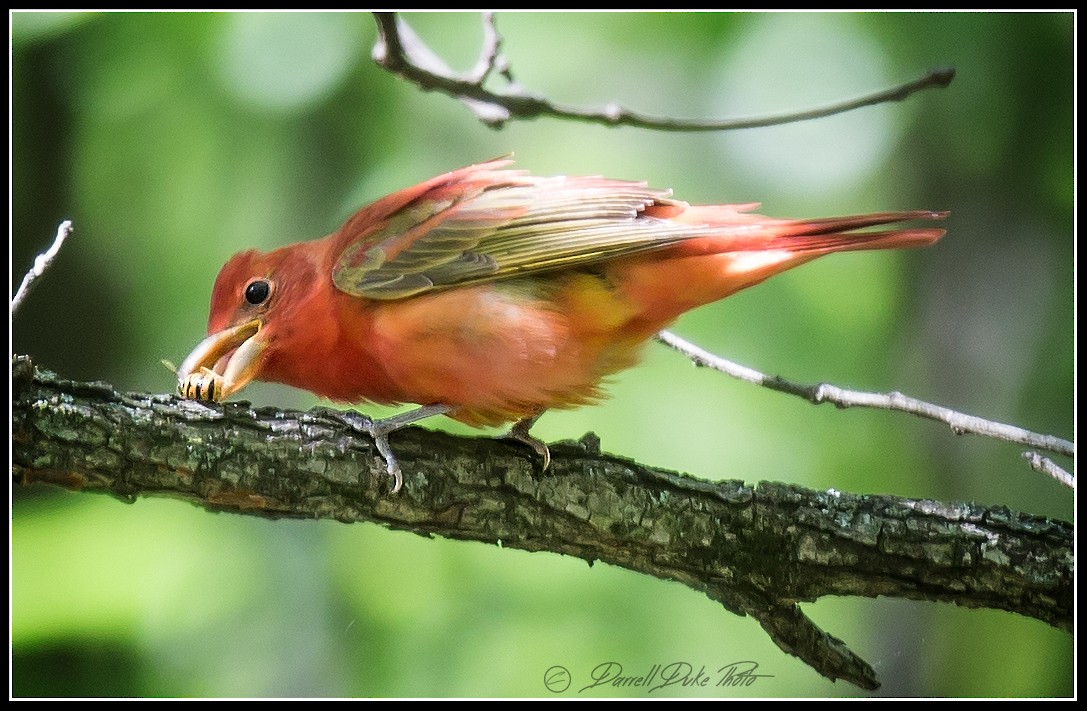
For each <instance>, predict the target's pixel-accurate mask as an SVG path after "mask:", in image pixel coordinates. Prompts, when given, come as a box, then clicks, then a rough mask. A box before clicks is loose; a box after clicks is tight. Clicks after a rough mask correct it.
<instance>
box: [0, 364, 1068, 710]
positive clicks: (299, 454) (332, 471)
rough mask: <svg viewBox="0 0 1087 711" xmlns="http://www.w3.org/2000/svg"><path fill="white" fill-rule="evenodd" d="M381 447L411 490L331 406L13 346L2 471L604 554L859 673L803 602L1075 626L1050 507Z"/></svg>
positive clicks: (406, 443)
mask: <svg viewBox="0 0 1087 711" xmlns="http://www.w3.org/2000/svg"><path fill="white" fill-rule="evenodd" d="M393 448H394V449H395V450H396V456H397V458H398V459H399V461H400V464H401V466H402V468H403V471H404V488H403V489H402V490H401V492H400V493H399V494H397V495H395V496H390V495H388V488H389V486H390V481H389V477H388V476H387V474H386V472H385V463H384V460H383V459H382V457H381V456H380V455H379V454H378V452H377V450H376V448H375V446H374V444H373V441H372V440H371V439H369V438H368V437H365V436H361V435H359V433H358V430H357V429H356V428H355V427H354V426H352V424H351V423H350V418H345V417H344V416H343V415H342V414H341V413H338V412H336V411H333V410H325V409H320V408H318V409H314V410H311V411H309V412H289V411H279V410H272V409H262V410H254V409H252V408H250V407H249V406H248V403H231V404H227V405H226V406H222V407H220V406H205V405H201V404H199V403H196V402H193V401H188V400H179V399H177V398H175V397H173V396H171V395H145V394H137V393H120V392H117V391H115V390H114V389H113V388H112V387H110V386H109V385H107V384H105V383H77V382H70V381H65V380H61V379H59V378H57V377H56V376H55V375H52V374H50V373H46V372H43V371H37V372H36V371H35V369H34V368H33V366H32V365H31V364H30V362H29V361H28V360H27V359H26V358H21V357H20V358H16V359H15V360H14V361H13V363H12V475H13V483H17V482H21V483H24V484H25V483H30V482H46V483H50V484H54V485H57V486H63V487H65V488H69V489H75V490H85V491H101V492H108V493H112V494H114V495H116V496H119V497H123V498H125V499H126V500H132V499H133V498H134V497H137V496H170V497H176V498H183V499H187V500H189V501H192V502H193V503H195V504H197V505H199V506H203V507H205V508H208V509H212V510H217V511H224V510H226V511H233V512H235V513H238V514H245V515H252V516H263V517H272V518H276V517H284V516H288V517H298V518H309V519H313V518H328V519H335V520H338V521H343V522H353V521H372V522H376V523H379V524H381V525H383V526H387V527H390V528H396V529H402V530H408V531H413V532H415V533H418V534H420V535H424V536H430V535H435V534H436V535H441V536H445V537H448V538H455V539H459V540H474V541H480V542H485V543H491V544H493V543H495V542H496V541H499V542H501V545H502V546H503V547H504V548H518V549H522V550H527V551H552V552H557V553H563V554H566V555H571V556H577V557H579V558H582V559H584V560H587V561H590V562H592V561H596V560H600V561H603V562H606V563H610V564H612V565H618V566H622V567H624V568H628V569H630V570H634V571H638V572H641V573H645V574H647V575H651V576H654V577H658V578H661V579H663V580H670V581H678V582H681V583H683V584H684V585H687V586H688V587H690V588H692V589H694V590H697V591H700V592H702V593H704V594H706V595H707V596H709V597H710V598H712V599H714V600H717V601H719V602H720V603H721V604H722V605H724V607H725V608H726V609H728V610H730V611H732V612H735V613H737V614H741V615H745V614H746V615H751V616H752V617H754V618H755V619H756V620H758V621H759V623H760V624H761V625H762V627H763V629H764V630H765V631H766V632H767V633H768V634H769V635H770V636H771V638H772V639H773V640H774V641H775V642H776V643H777V644H778V646H780V647H781V648H782V649H783V650H785V651H787V652H789V653H790V654H794V655H796V656H798V657H800V658H801V659H803V660H804V661H805V662H806V663H808V664H809V665H811V666H812V667H813V668H814V669H816V670H817V671H818V672H819V673H821V674H823V675H824V676H827V677H828V678H831V679H846V680H848V681H850V682H852V683H854V684H857V685H859V686H862V687H864V688H869V689H870V688H875V687H876V686H877V685H878V681H877V679H876V676H875V673H874V672H873V670H872V668H871V667H870V666H869V665H868V664H867V663H865V662H864V660H862V659H861V658H860V657H858V656H857V655H855V654H854V653H853V652H851V651H850V650H849V649H848V647H847V646H846V645H845V643H843V642H842V641H841V640H838V639H836V638H835V637H834V636H832V635H830V634H828V633H827V632H824V631H823V630H821V629H819V628H818V627H817V626H816V625H815V624H814V623H813V622H812V621H811V620H810V619H808V618H807V617H806V616H805V615H804V613H803V612H802V611H801V609H800V607H799V605H798V603H800V602H804V601H810V600H816V599H818V598H820V597H823V596H825V595H836V596H842V595H857V596H865V597H875V596H893V597H904V598H909V599H918V600H933V601H946V602H954V603H956V604H958V605H964V606H967V607H979V608H995V609H1002V610H1008V611H1012V612H1016V613H1018V614H1022V615H1027V616H1030V617H1034V618H1036V619H1039V620H1043V621H1045V622H1047V623H1049V624H1051V625H1053V626H1055V627H1057V628H1059V629H1063V630H1070V629H1071V628H1072V609H1073V601H1074V595H1073V577H1074V576H1073V566H1074V554H1073V547H1072V544H1073V538H1074V536H1073V528H1072V526H1071V525H1070V524H1067V523H1063V522H1060V521H1052V520H1048V519H1043V518H1037V517H1033V516H1029V515H1026V514H1019V513H1014V512H1011V511H1008V510H1007V509H1006V508H1004V507H1000V506H998V507H991V508H985V507H981V506H978V505H974V504H951V503H941V502H937V501H925V500H913V499H904V498H899V497H892V496H861V495H856V494H846V493H841V492H837V491H833V490H831V491H825V492H818V491H811V490H808V489H804V488H801V487H797V486H791V485H786V484H777V483H771V482H763V483H760V484H758V485H757V486H754V487H752V486H748V485H746V484H744V482H742V481H719V482H711V481H704V480H700V479H695V478H693V477H690V476H685V475H682V474H676V473H673V472H669V471H665V470H661V469H655V468H652V467H647V466H643V465H641V464H638V463H636V462H631V461H628V460H623V459H619V458H616V457H612V456H607V455H603V454H600V452H599V450H598V441H596V440H595V438H592V437H589V436H586V437H585V438H583V440H582V442H581V443H577V444H561V443H560V444H556V445H553V446H552V455H553V458H552V463H551V467H550V470H549V471H548V473H546V474H543V473H541V472H540V470H539V466H538V464H537V462H536V460H535V457H534V456H532V455H531V453H530V452H529V451H528V450H527V449H526V448H525V447H523V446H520V445H518V444H511V443H509V442H507V441H505V440H497V439H487V438H479V439H474V438H467V437H453V436H450V435H446V434H443V433H440V432H427V431H425V430H421V429H418V428H414V427H412V428H407V429H405V430H401V431H399V432H397V433H396V435H395V436H394V437H393ZM722 473H723V474H724V475H726V476H727V475H730V474H733V473H732V472H722Z"/></svg>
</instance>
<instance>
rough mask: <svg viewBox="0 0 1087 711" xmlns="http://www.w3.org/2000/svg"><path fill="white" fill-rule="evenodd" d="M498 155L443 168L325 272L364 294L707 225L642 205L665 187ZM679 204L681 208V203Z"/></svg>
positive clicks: (432, 285)
mask: <svg viewBox="0 0 1087 711" xmlns="http://www.w3.org/2000/svg"><path fill="white" fill-rule="evenodd" d="M502 165H504V164H503V163H494V164H484V165H481V166H474V167H473V168H474V169H464V170H463V171H457V172H456V173H451V174H449V175H450V176H451V179H450V180H448V181H446V182H443V183H440V184H436V185H434V186H433V187H431V188H430V189H428V190H426V191H425V192H423V193H422V194H420V195H418V196H417V197H416V198H415V199H414V200H412V201H411V202H410V203H408V204H406V205H402V206H400V207H398V208H397V209H396V210H395V211H394V212H392V214H391V215H389V216H388V217H386V218H384V219H383V220H381V221H380V224H379V225H378V226H377V228H376V229H367V230H365V232H364V235H365V237H364V238H360V239H357V240H353V241H352V240H348V241H347V242H346V246H345V247H344V248H343V251H342V252H341V254H340V257H339V258H338V259H337V261H336V264H335V267H334V269H333V274H332V278H333V281H334V283H335V284H336V286H337V288H339V289H340V290H341V291H343V292H346V293H348V294H352V295H354V296H359V297H363V298H367V299H378V300H389V299H401V298H406V297H409V296H415V295H418V294H422V293H426V292H429V291H433V290H437V289H445V288H449V287H453V286H458V285H463V284H472V283H476V282H482V281H491V280H496V279H506V278H510V277H515V276H524V275H529V274H535V273H541V272H545V271H549V270H553V269H559V268H567V267H577V266H582V265H587V264H591V263H594V262H599V261H602V260H606V259H610V258H614V257H617V256H621V255H626V254H632V253H635V252H640V251H645V250H649V249H655V248H660V247H663V246H666V245H668V244H672V243H675V242H677V241H681V240H684V239H689V238H691V237H693V236H697V235H699V234H705V227H704V226H698V225H690V224H679V223H675V222H672V221H670V220H666V219H659V218H656V217H651V216H648V215H646V214H645V210H646V208H647V207H648V206H651V205H660V206H664V205H667V204H675V205H676V206H677V207H679V206H680V205H682V203H673V201H671V200H669V199H668V196H669V194H670V193H669V191H664V190H653V189H650V188H647V187H646V186H645V185H644V184H642V183H634V182H624V181H616V180H608V179H604V178H596V177H592V178H566V177H556V178H534V177H531V176H526V175H524V174H523V173H521V172H519V171H513V170H500V169H498V168H500V167H501V166H502ZM680 209H681V208H680Z"/></svg>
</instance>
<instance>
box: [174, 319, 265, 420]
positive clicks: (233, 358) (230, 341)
mask: <svg viewBox="0 0 1087 711" xmlns="http://www.w3.org/2000/svg"><path fill="white" fill-rule="evenodd" d="M263 325H264V324H263V323H262V322H261V320H260V319H253V320H251V321H246V322H245V323H242V324H240V325H237V326H232V327H230V328H225V329H223V330H222V331H218V332H216V333H213V334H211V335H210V336H208V337H207V338H205V339H204V340H202V341H200V343H198V344H197V346H196V348H194V349H193V351H192V353H190V354H189V355H188V357H187V358H185V360H184V362H182V364H181V367H180V368H178V370H177V380H178V383H179V384H181V385H183V384H185V383H186V381H187V380H188V379H189V376H190V375H192V374H194V373H200V372H202V371H204V370H205V369H206V370H207V371H211V372H212V373H215V374H216V375H217V376H220V377H221V379H222V388H221V389H220V391H219V395H218V397H216V398H215V399H216V400H223V399H226V398H227V397H229V396H230V395H232V394H234V393H236V392H237V391H239V390H241V389H242V388H244V387H245V386H246V385H248V384H249V382H250V381H252V380H253V379H254V378H256V377H257V374H258V371H259V370H260V354H261V352H262V351H263V350H264V348H265V346H266V345H267V344H266V343H265V339H263V338H261V337H259V334H260V331H261V328H262V327H263Z"/></svg>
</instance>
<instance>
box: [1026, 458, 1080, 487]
mask: <svg viewBox="0 0 1087 711" xmlns="http://www.w3.org/2000/svg"><path fill="white" fill-rule="evenodd" d="M1023 459H1025V460H1027V462H1028V463H1029V464H1030V468H1031V469H1033V470H1034V471H1036V472H1041V473H1043V474H1048V475H1049V476H1051V477H1053V478H1054V479H1056V480H1057V481H1059V482H1060V483H1062V484H1064V485H1065V486H1067V487H1068V488H1070V489H1075V488H1076V477H1075V476H1074V475H1072V474H1071V473H1070V472H1067V471H1065V470H1064V469H1062V468H1060V467H1059V466H1057V465H1056V464H1055V463H1054V462H1053V460H1052V459H1048V458H1046V457H1043V456H1042V455H1040V454H1038V453H1037V452H1023Z"/></svg>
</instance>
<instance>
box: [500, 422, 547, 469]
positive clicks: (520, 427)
mask: <svg viewBox="0 0 1087 711" xmlns="http://www.w3.org/2000/svg"><path fill="white" fill-rule="evenodd" d="M542 414H543V413H542V412H538V413H536V414H535V415H533V416H532V417H526V418H525V419H523V420H518V421H517V422H516V423H515V424H514V425H513V427H511V428H510V431H509V432H507V433H506V439H512V440H515V441H517V442H520V443H521V444H525V445H528V446H529V447H531V448H532V450H533V451H534V452H536V454H538V455H540V460H541V461H542V462H543V471H545V472H546V471H547V468H548V467H550V466H551V450H550V449H548V448H547V443H546V442H544V441H543V440H542V439H537V438H536V437H533V436H532V435H531V434H529V430H530V429H532V426H533V425H534V424H536V420H538V419H540V416H541V415H542Z"/></svg>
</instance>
